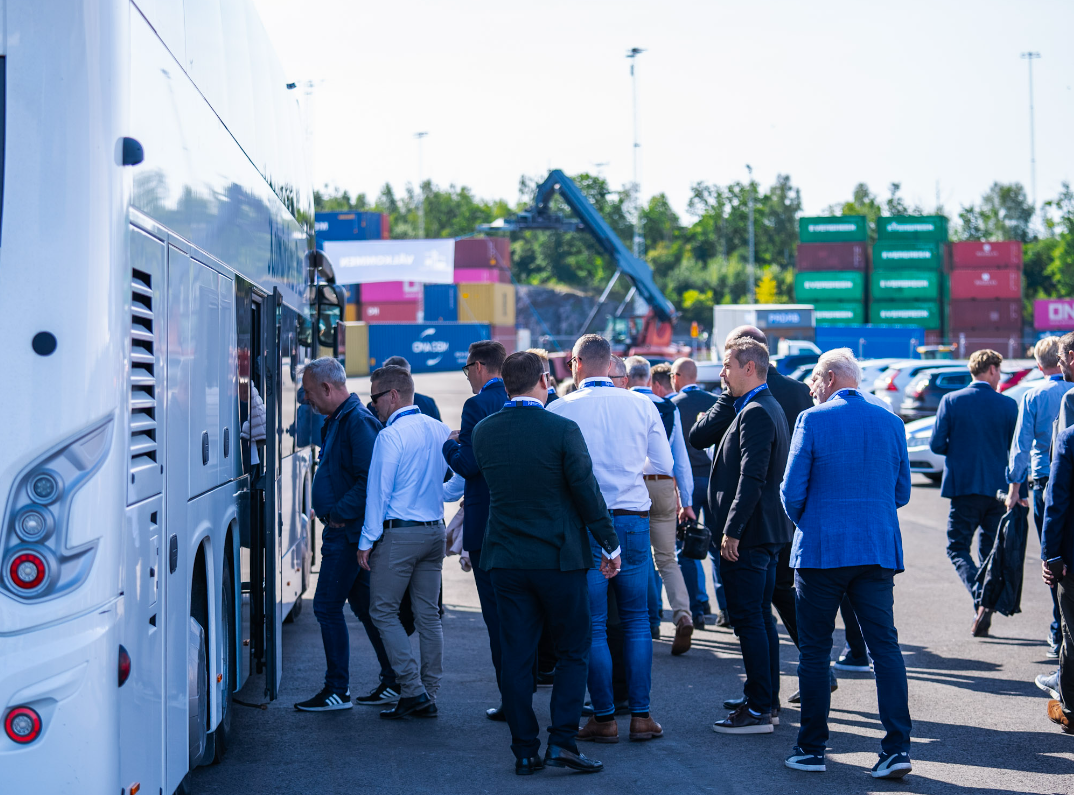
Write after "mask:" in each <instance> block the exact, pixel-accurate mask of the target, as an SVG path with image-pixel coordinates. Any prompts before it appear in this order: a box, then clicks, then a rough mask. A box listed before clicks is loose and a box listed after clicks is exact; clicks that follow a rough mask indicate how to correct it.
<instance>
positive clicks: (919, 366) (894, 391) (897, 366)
mask: <svg viewBox="0 0 1074 795" xmlns="http://www.w3.org/2000/svg"><path fill="white" fill-rule="evenodd" d="M940 369H950V370H963V371H964V370H966V362H964V361H950V362H945V361H936V360H935V359H934V360H931V361H924V360H922V359H898V360H896V361H893V362H892V363H891V364H889V365H888V368H887V369H886V370H884V372H882V373H881V374H880V376H879V377H878V378H877V379H876V381H875V382H874V383H873V394H874V395H876V396H877V397H878V398H880V399H881V400H883V401H884V402H885V403H887V404H888V405H889V406H890V407H891V410H892V411H893V412H895V413H896V414H898V413H899V409H900V408H901V407H902V401H903V399H904V398H905V397H906V387H908V386H909V385H910V382H911V381H912V380H913V379H915V378H916V377H917V376H918V375H919V374H920V373H923V372H924V371H926V370H940Z"/></svg>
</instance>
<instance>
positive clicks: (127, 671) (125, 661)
mask: <svg viewBox="0 0 1074 795" xmlns="http://www.w3.org/2000/svg"><path fill="white" fill-rule="evenodd" d="M130 675H131V656H130V655H129V654H128V653H127V650H126V649H125V648H124V647H123V644H120V646H119V686H120V687H123V684H124V683H125V682H126V681H127V679H128V678H129V677H130Z"/></svg>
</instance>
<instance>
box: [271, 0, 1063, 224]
mask: <svg viewBox="0 0 1074 795" xmlns="http://www.w3.org/2000/svg"><path fill="white" fill-rule="evenodd" d="M253 2H254V5H255V7H256V8H257V9H258V11H259V12H260V14H261V17H262V20H263V21H264V24H265V27H266V29H267V30H268V33H269V36H270V37H271V38H272V40H273V41H274V42H275V45H276V49H277V52H278V54H279V56H280V58H281V60H282V62H283V65H284V70H285V72H286V73H287V75H288V79H289V80H295V81H299V82H303V81H312V82H313V83H314V88H313V93H312V97H311V108H310V118H311V121H310V125H311V129H312V139H313V155H312V156H313V163H314V178H315V184H316V185H317V186H318V187H321V186H323V185H325V184H328V185H329V186H334V187H338V188H340V189H346V190H348V191H350V192H351V193H352V194H354V193H363V192H364V193H366V194H367V195H368V196H369V198H370V199H373V198H375V197H376V195H377V193H378V192H379V191H380V188H381V186H382V185H384V183H385V182H390V183H391V184H392V186H393V188H395V190H396V191H397V193H398V192H401V191H402V190H403V189H404V188H405V186H406V184H407V183H411V184H416V183H417V181H418V177H419V143H418V141H417V140H416V139H415V133H417V132H419V131H421V132H427V133H428V135H427V137H425V139H424V140H423V142H422V143H421V153H420V155H421V176H422V178H423V179H431V180H433V182H434V183H436V184H437V185H440V186H447V185H449V184H455V185H457V186H464V185H465V186H469V187H470V188H471V189H472V190H473V191H474V193H475V194H476V195H477V196H479V197H482V198H486V199H494V198H505V199H508V200H509V201H511V202H512V203H513V202H515V201H516V200H517V199H518V180H519V176H520V175H523V174H525V175H529V176H534V177H543V176H544V175H545V174H546V173H547V172H548V170H549V169H550V168H560V169H563V170H564V171H566V172H567V173H576V172H581V171H588V172H591V173H600V174H603V175H604V177H606V178H607V180H608V181H609V182H610V183H611V185H612V186H613V187H615V188H618V187H620V186H622V185H624V184H626V183H629V182H630V181H631V180H632V178H633V176H632V175H633V160H632V154H633V147H632V141H633V112H632V92H631V78H630V62H629V61H628V60H627V58H626V53H627V51H628V50H629V49H630V48H631V47H640V48H643V49H645V52H644V53H642V54H641V55H640V56H639V57H638V58H637V78H636V79H637V101H638V127H639V133H638V134H639V140H640V143H641V149H640V155H641V156H640V173H639V176H640V183H641V193H642V196H643V197H646V198H647V197H650V196H652V195H654V194H657V193H665V194H667V196H668V198H669V200H670V201H671V203H672V206H673V207H674V208H675V209H676V210H677V211H678V212H679V213H680V214H682V215H684V221H685V220H688V218H687V217H686V216H685V212H686V204H687V201H688V200H689V196H690V186H691V185H692V184H693V183H695V182H698V181H705V182H709V183H717V184H721V185H724V184H727V183H730V182H734V181H745V180H746V179H747V178H748V174H747V171H746V165H747V164H749V165H751V166H752V167H753V172H754V177H755V178H756V179H757V180H758V181H759V182H760V183H761V184H762V185H764V186H767V185H770V184H771V183H772V182H773V181H774V180H775V177H776V175H777V174H789V175H790V176H791V179H792V181H793V183H794V184H795V185H796V186H798V187H799V188H801V192H802V202H803V208H804V211H805V212H806V214H810V213H819V212H821V211H823V210H824V209H825V208H826V207H828V206H829V205H831V204H833V203H842V202H843V201H846V200H848V199H849V198H850V197H851V194H852V191H853V188H854V186H855V185H856V184H857V183H859V182H865V183H867V184H868V185H869V186H870V188H871V189H872V190H873V192H874V193H877V194H878V195H880V196H881V197H884V196H886V195H887V186H888V185H889V183H892V182H900V183H901V184H902V195H903V196H904V198H905V199H906V200H907V201H908V202H909V203H911V204H919V205H921V206H922V207H924V208H925V209H927V210H931V209H933V208H934V207H935V206H936V204H937V197H939V200H940V203H941V204H942V205H943V206H944V207H945V208H946V209H947V211H948V212H953V213H957V211H958V208H959V206H960V205H965V204H968V203H971V202H975V201H977V200H978V199H979V197H980V196H981V194H982V193H983V192H984V191H985V190H987V188H988V187H989V185H991V184H992V183H993V182H995V181H1000V182H1014V181H1019V182H1022V183H1023V184H1024V185H1025V186H1026V191H1027V193H1028V194H1030V198H1031V199H1032V188H1031V177H1030V174H1031V169H1030V133H1029V127H1030V123H1029V86H1028V71H1027V61H1025V60H1023V59H1021V58H1020V53H1022V52H1025V51H1035V52H1039V53H1040V54H1041V56H1042V57H1041V58H1040V59H1039V60H1035V61H1033V83H1034V99H1035V126H1036V162H1037V168H1036V173H1037V199H1038V203H1040V202H1044V201H1045V200H1047V199H1050V198H1054V197H1055V196H1056V194H1057V193H1058V191H1059V190H1060V186H1061V183H1062V182H1064V181H1067V182H1074V47H1071V46H1070V44H1069V38H1070V37H1069V34H1070V31H1071V30H1074V2H1071V1H1070V0H1017V1H1010V2H1008V1H1006V0H963V1H962V2H955V1H954V0H930V1H927V2H924V1H923V2H919V1H918V0H901V2H897V3H887V2H884V3H882V2H866V1H865V0H856V1H855V2H839V1H837V0H747V1H744V0H734V2H727V1H725V0H709V2H685V1H684V2H679V1H677V0H661V1H660V2H655V1H648V0H565V1H564V0H543V2H540V3H533V2H525V3H523V2H514V0H499V2H487V1H486V0H439V1H438V2H428V1H426V0H390V2H378V3H370V2H354V1H353V0H303V2H302V3H296V2H294V0H253Z"/></svg>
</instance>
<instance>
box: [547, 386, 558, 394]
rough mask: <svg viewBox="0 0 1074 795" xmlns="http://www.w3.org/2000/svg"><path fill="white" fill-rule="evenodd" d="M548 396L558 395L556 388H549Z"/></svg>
mask: <svg viewBox="0 0 1074 795" xmlns="http://www.w3.org/2000/svg"><path fill="white" fill-rule="evenodd" d="M548 394H550V395H554V394H556V388H555V387H554V386H550V387H548Z"/></svg>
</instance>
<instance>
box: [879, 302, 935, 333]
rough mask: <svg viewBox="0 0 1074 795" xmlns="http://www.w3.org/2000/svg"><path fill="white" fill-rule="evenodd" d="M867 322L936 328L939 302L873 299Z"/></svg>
mask: <svg viewBox="0 0 1074 795" xmlns="http://www.w3.org/2000/svg"><path fill="white" fill-rule="evenodd" d="M869 322H870V323H883V324H886V325H891V324H899V325H914V326H921V327H922V328H924V329H938V328H940V303H939V302H938V301H873V302H872V303H870V304H869Z"/></svg>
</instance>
